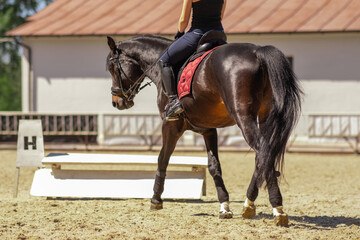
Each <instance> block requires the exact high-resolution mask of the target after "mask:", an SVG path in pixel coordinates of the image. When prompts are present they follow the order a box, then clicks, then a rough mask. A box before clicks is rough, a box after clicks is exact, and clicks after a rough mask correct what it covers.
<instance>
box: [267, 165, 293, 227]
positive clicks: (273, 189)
mask: <svg viewBox="0 0 360 240" xmlns="http://www.w3.org/2000/svg"><path fill="white" fill-rule="evenodd" d="M273 172H274V174H273V176H272V177H271V178H270V179H269V180H268V181H267V182H266V183H267V189H268V192H269V200H270V204H271V206H272V207H273V215H274V220H275V224H276V225H277V226H288V224H289V218H288V215H287V214H286V213H284V211H283V203H282V196H281V192H280V188H279V184H278V179H277V177H279V174H278V172H276V171H275V169H274V171H273Z"/></svg>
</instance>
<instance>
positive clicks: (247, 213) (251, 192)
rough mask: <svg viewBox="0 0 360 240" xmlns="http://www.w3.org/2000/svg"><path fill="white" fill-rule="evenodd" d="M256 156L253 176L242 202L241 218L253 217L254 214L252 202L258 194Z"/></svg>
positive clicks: (254, 209)
mask: <svg viewBox="0 0 360 240" xmlns="http://www.w3.org/2000/svg"><path fill="white" fill-rule="evenodd" d="M257 162H258V160H257V156H256V157H255V170H254V173H253V176H252V178H251V182H250V185H249V187H248V189H247V192H246V200H245V202H244V207H243V212H242V216H243V218H253V217H255V215H256V206H255V204H254V202H255V200H256V198H257V196H258V194H259V188H258V186H257V184H256V178H257V170H258V164H257Z"/></svg>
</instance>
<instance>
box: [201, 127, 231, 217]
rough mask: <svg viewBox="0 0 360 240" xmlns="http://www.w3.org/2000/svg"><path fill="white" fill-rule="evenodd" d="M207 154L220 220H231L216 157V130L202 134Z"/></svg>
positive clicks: (227, 196)
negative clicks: (218, 205) (218, 203)
mask: <svg viewBox="0 0 360 240" xmlns="http://www.w3.org/2000/svg"><path fill="white" fill-rule="evenodd" d="M202 135H203V137H204V140H205V144H206V149H207V154H208V168H209V172H210V175H211V176H212V177H213V179H214V182H215V187H216V190H217V194H218V199H219V202H220V212H219V217H220V218H232V216H233V213H232V212H231V210H230V206H229V205H230V202H229V193H228V191H227V190H226V188H225V184H224V181H223V178H222V171H221V166H220V161H219V156H218V143H217V131H216V129H209V130H207V131H206V132H204V133H203V134H202Z"/></svg>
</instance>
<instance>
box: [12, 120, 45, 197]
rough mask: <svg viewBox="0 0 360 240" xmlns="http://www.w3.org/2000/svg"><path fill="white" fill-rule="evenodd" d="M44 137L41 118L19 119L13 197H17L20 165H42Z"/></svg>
mask: <svg viewBox="0 0 360 240" xmlns="http://www.w3.org/2000/svg"><path fill="white" fill-rule="evenodd" d="M43 158H44V139H43V133H42V125H41V120H20V123H19V130H18V141H17V156H16V176H15V189H14V197H17V193H18V186H19V175H20V167H42V166H43V165H42V164H41V160H42V159H43Z"/></svg>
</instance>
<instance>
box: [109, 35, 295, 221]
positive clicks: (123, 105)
mask: <svg viewBox="0 0 360 240" xmlns="http://www.w3.org/2000/svg"><path fill="white" fill-rule="evenodd" d="M170 44H171V41H170V40H168V39H165V38H162V37H158V36H152V35H146V36H139V37H135V38H132V39H130V40H126V41H123V42H119V43H118V44H116V43H115V42H114V40H113V39H112V38H110V37H108V45H109V48H110V53H109V55H108V57H107V60H106V64H107V69H108V71H109V72H110V74H111V76H112V88H111V92H112V104H113V106H114V107H116V108H117V109H119V110H123V109H128V108H130V107H132V106H133V105H134V97H135V95H136V93H137V92H138V91H139V89H140V84H141V82H142V81H143V80H144V78H145V77H148V78H150V79H152V81H153V82H154V83H155V84H156V87H157V90H158V96H157V105H158V108H159V112H160V115H161V117H162V119H164V108H165V106H166V104H167V103H168V99H167V97H166V96H165V94H164V92H163V90H162V84H161V77H160V75H161V74H160V68H159V66H158V65H157V64H156V62H157V60H158V58H159V57H160V56H161V54H162V53H163V52H164V51H165V50H166V49H167V47H168V46H169V45H170ZM301 94H302V92H301V89H300V88H299V83H298V80H297V79H296V77H295V75H294V73H293V71H292V69H291V68H290V65H289V63H288V61H287V59H286V58H285V56H284V54H283V53H282V52H281V51H279V50H278V49H277V48H275V47H273V46H263V47H261V46H256V45H253V44H247V43H229V44H226V45H222V46H221V47H219V48H217V49H216V50H214V51H213V52H212V53H210V54H209V55H208V56H207V57H206V58H205V59H204V60H203V61H202V63H201V64H200V66H199V67H198V69H197V71H196V73H195V75H194V81H193V83H192V94H191V95H190V96H186V97H184V98H182V99H181V102H182V105H183V107H184V110H185V112H184V114H183V116H182V118H180V120H178V121H171V122H167V121H163V124H162V140H163V146H162V148H161V151H160V154H159V157H158V169H157V174H156V177H155V184H154V195H153V197H152V199H151V208H152V209H161V208H162V207H163V205H162V204H163V201H162V199H161V194H162V192H163V190H164V181H165V176H166V169H167V166H168V163H169V158H170V156H171V154H172V153H173V151H174V149H175V146H176V143H177V141H178V139H179V138H180V137H181V136H182V134H183V133H184V131H186V130H192V131H194V132H197V133H199V134H201V135H202V136H203V137H204V140H205V145H206V149H207V154H208V169H209V172H210V174H211V176H212V177H213V179H214V182H215V186H216V190H217V194H218V199H219V202H220V203H221V208H220V217H221V218H231V217H232V212H231V210H230V208H229V194H228V192H227V190H226V188H225V184H224V181H223V179H222V172H221V166H220V161H219V157H218V143H217V131H216V128H222V127H227V126H231V125H234V124H237V126H238V127H239V128H240V129H241V131H242V134H243V136H244V138H245V140H246V142H247V143H248V144H249V146H250V147H251V148H252V149H253V150H254V151H255V153H256V157H255V170H254V173H253V176H252V179H251V182H250V185H249V187H248V190H247V198H246V200H245V203H244V208H243V214H242V215H243V217H244V218H252V217H254V216H255V214H256V211H255V204H254V201H255V199H256V198H257V196H258V191H259V188H260V187H261V186H262V185H263V184H264V183H265V184H266V185H265V186H266V188H267V189H268V192H269V200H270V203H271V205H272V207H273V214H274V216H275V221H276V224H277V225H283V226H286V225H287V224H288V216H287V214H286V213H284V212H283V209H282V206H283V203H282V196H281V193H280V189H279V185H278V177H279V176H280V173H281V171H282V165H283V160H284V153H285V147H286V143H287V141H288V138H289V136H290V134H291V131H292V129H293V128H294V126H295V124H296V122H297V120H298V117H299V114H300V108H301Z"/></svg>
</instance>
